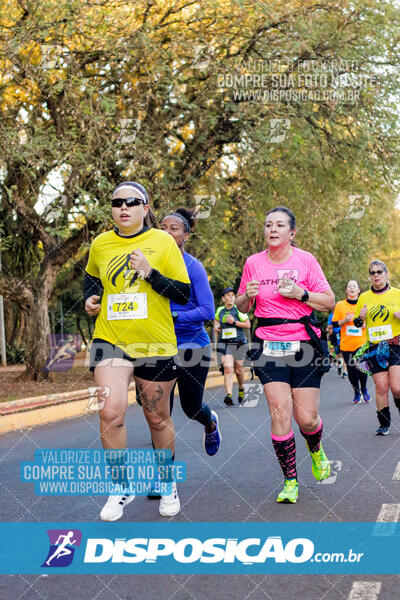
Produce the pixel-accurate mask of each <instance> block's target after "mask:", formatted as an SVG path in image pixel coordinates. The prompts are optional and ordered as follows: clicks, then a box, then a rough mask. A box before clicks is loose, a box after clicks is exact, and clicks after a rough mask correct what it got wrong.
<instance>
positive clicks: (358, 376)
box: [342, 350, 368, 392]
mask: <svg viewBox="0 0 400 600" xmlns="http://www.w3.org/2000/svg"><path fill="white" fill-rule="evenodd" d="M356 352H357V350H355V351H354V352H348V351H347V350H342V355H343V360H344V362H345V363H346V365H347V374H348V376H349V381H350V384H351V385H352V386H353V389H354V391H355V392H359V391H360V386H361V390H365V388H366V387H367V379H368V375H367V374H366V373H363V372H362V371H359V370H358V369H357V368H356V366H355V365H354V361H353V356H354V354H355V353H356Z"/></svg>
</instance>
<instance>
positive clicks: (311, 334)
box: [236, 206, 335, 503]
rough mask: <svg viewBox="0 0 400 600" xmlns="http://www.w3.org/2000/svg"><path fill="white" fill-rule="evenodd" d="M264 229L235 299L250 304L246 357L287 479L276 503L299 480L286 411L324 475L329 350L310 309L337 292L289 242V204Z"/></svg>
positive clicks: (293, 497)
mask: <svg viewBox="0 0 400 600" xmlns="http://www.w3.org/2000/svg"><path fill="white" fill-rule="evenodd" d="M264 233H265V241H266V245H267V249H266V250H263V251H262V252H259V253H258V254H253V255H252V256H250V257H249V258H248V259H247V260H246V263H245V266H244V270H243V275H242V280H241V282H240V287H239V291H238V297H237V300H236V303H237V306H238V308H239V310H241V311H243V312H245V311H246V312H247V311H249V310H250V308H251V307H252V306H254V305H255V311H254V314H255V316H256V317H257V321H258V322H257V327H256V329H255V335H254V343H253V344H252V350H251V358H252V360H253V364H254V367H255V373H256V375H257V377H259V379H260V381H261V383H262V385H263V387H264V393H265V396H266V398H267V402H268V406H269V411H270V414H271V437H272V443H273V446H274V450H275V453H276V456H277V458H278V461H279V464H280V466H281V468H282V471H283V475H284V478H285V481H284V486H283V490H282V491H281V492H280V493H279V494H278V497H277V502H290V503H294V502H297V498H298V482H297V469H296V445H295V439H294V434H293V430H292V417H294V419H295V420H296V422H297V423H298V425H299V427H300V433H301V435H302V436H303V437H304V438H305V440H306V444H307V448H308V450H309V452H310V456H311V460H312V473H313V475H314V477H315V478H316V479H317V480H318V481H321V480H322V479H326V478H327V477H329V475H330V464H329V461H328V459H327V456H326V454H325V452H324V449H323V447H322V444H321V438H322V419H321V417H320V416H319V388H320V384H321V377H322V375H323V373H324V372H325V371H326V370H328V369H329V356H328V351H327V347H326V344H324V343H322V342H321V340H320V337H319V336H320V335H321V332H320V329H319V328H318V329H317V327H316V325H317V323H316V322H315V320H314V319H313V318H312V313H313V309H315V310H319V311H326V312H328V311H330V310H332V309H333V307H334V302H335V297H334V295H333V292H332V290H331V289H330V286H329V283H328V282H327V280H326V278H325V275H324V273H323V271H322V269H321V267H320V265H319V263H318V261H317V260H316V258H315V257H314V256H313V255H312V254H310V253H309V252H305V251H304V250H300V249H299V248H296V247H294V246H293V241H294V237H295V234H296V220H295V217H294V215H293V213H292V212H291V211H290V210H289V209H288V208H286V207H282V206H280V207H277V208H275V209H273V210H271V211H269V212H268V213H267V215H266V218H265V223H264ZM313 325H314V326H313ZM324 361H326V364H325V362H324Z"/></svg>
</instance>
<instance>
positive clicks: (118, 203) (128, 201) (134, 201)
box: [111, 198, 144, 208]
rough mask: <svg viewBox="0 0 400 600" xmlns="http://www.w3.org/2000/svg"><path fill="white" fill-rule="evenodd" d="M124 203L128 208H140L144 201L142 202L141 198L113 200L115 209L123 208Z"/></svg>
mask: <svg viewBox="0 0 400 600" xmlns="http://www.w3.org/2000/svg"><path fill="white" fill-rule="evenodd" d="M124 202H125V206H126V207H127V208H131V207H132V206H139V204H144V202H143V200H140V199H139V198H113V199H112V200H111V206H112V207H113V208H121V206H122V205H123V203H124Z"/></svg>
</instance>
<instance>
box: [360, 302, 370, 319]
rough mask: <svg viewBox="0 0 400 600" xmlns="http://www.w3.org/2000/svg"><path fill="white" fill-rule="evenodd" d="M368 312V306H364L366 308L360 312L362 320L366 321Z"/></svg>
mask: <svg viewBox="0 0 400 600" xmlns="http://www.w3.org/2000/svg"><path fill="white" fill-rule="evenodd" d="M367 312H368V308H367V305H366V304H364V306H363V307H362V309H361V310H360V319H362V320H363V321H365V317H366V316H367Z"/></svg>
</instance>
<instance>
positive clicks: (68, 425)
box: [0, 372, 400, 600]
mask: <svg viewBox="0 0 400 600" xmlns="http://www.w3.org/2000/svg"><path fill="white" fill-rule="evenodd" d="M254 383H258V380H254ZM369 387H370V391H371V390H372V384H371V382H369ZM253 391H254V390H253ZM223 397H224V391H223V389H222V388H214V389H211V390H209V391H207V392H206V401H207V402H208V403H209V405H210V406H211V408H213V409H215V410H217V412H218V414H219V417H220V426H221V430H222V436H223V440H222V446H221V448H220V451H219V452H218V454H217V455H216V456H214V457H208V456H207V455H206V454H205V452H204V450H203V446H202V438H203V432H202V428H201V426H199V424H198V423H196V422H192V421H189V420H188V419H186V417H185V415H184V414H183V412H182V410H181V408H180V406H179V403H178V402H176V404H175V408H174V413H173V418H174V423H175V428H176V433H177V443H176V457H177V459H179V460H184V461H186V464H187V481H186V482H185V483H183V484H181V485H180V487H179V495H180V499H181V505H182V509H181V513H180V514H179V515H178V516H177V517H175V519H174V520H175V521H177V522H198V521H238V522H243V521H244V522H246V521H271V522H284V521H288V522H292V521H293V522H302V521H303V522H309V521H312V522H320V521H321V522H336V521H339V522H342V521H360V522H363V521H373V522H375V521H376V520H377V518H378V515H379V512H380V510H381V508H382V505H383V504H385V503H390V504H399V503H400V480H398V481H395V480H393V476H394V473H395V470H396V467H397V464H398V462H399V461H400V416H399V414H398V411H397V410H396V408H395V407H394V405H393V402H392V405H391V408H392V427H391V430H390V435H388V436H386V437H376V436H375V429H376V427H377V419H376V412H375V407H374V402H373V401H372V403H371V404H369V405H368V404H364V403H362V404H360V405H353V404H352V403H351V397H352V393H351V389H350V386H349V384H348V382H347V381H346V380H342V379H340V378H339V377H338V376H337V375H336V373H335V372H333V373H329V374H328V375H326V376H325V377H324V379H323V384H322V389H321V415H322V417H323V420H324V438H323V439H324V448H325V451H326V453H327V455H328V458H329V459H330V460H331V461H333V463H332V466H333V471H334V475H333V477H332V483H328V484H320V483H317V482H316V481H315V480H314V479H313V476H312V473H311V461H310V458H309V456H308V452H307V450H306V447H305V442H304V440H303V438H302V437H301V436H300V434H299V433H298V432H297V427H295V428H294V431H295V435H296V440H297V459H298V476H299V501H298V503H297V504H295V505H280V504H277V503H276V502H275V498H276V495H277V493H278V492H279V491H280V489H281V486H282V473H281V471H280V468H279V466H278V463H277V461H276V458H275V455H274V453H273V450H272V444H271V440H270V435H269V416H268V413H267V407H266V401H265V399H264V398H261V399H260V401H259V402H258V404H257V405H256V406H252V407H239V406H237V405H236V406H234V407H232V408H227V407H225V406H224V405H223V403H222V400H223ZM127 427H128V446H129V447H132V448H139V447H140V448H146V447H150V444H149V434H148V429H147V426H146V423H145V420H144V417H143V415H142V413H141V409H140V407H138V406H132V407H130V408H129V410H128V413H127ZM61 447H62V448H99V447H100V443H99V435H98V417H97V415H91V416H87V417H85V418H80V419H72V420H68V421H65V422H63V423H56V424H52V425H46V426H41V427H36V428H33V429H31V430H28V431H22V432H17V433H12V434H7V435H5V436H3V437H1V438H0V465H1V498H2V502H1V503H0V520H1V521H50V520H51V521H71V522H73V521H89V522H92V521H96V520H98V518H99V516H98V515H99V512H100V510H101V508H102V505H103V503H104V498H102V497H88V498H87V497H62V496H56V497H39V496H36V495H35V493H34V489H33V484H27V483H23V482H21V481H20V479H19V466H20V462H21V461H23V460H33V453H34V450H35V449H37V448H61ZM122 520H123V521H130V522H132V521H133V522H134V521H137V522H140V521H152V522H154V521H164V519H163V518H162V517H160V515H159V513H158V502H157V501H149V500H148V499H147V498H145V497H137V498H136V499H135V500H134V502H132V503H131V504H130V505H129V506H127V507H126V509H125V514H124V516H123V518H122ZM3 543H4V542H3ZM399 565H400V558H399ZM397 572H398V573H399V574H400V566H399V569H398V571H397ZM360 580H361V581H365V582H380V583H381V589H380V592H379V595H378V596H377V597H376V598H378V600H398V599H400V575H397V574H394V575H374V574H371V575H363V576H360V575H358V576H354V575H329V576H326V575H191V576H188V575H129V576H125V575H102V576H97V575H69V576H67V575H49V576H47V577H46V576H41V575H23V576H22V575H3V576H0V599H1V600H11V599H13V600H20V599H21V600H22V599H26V600H31V599H42V600H43V599H50V598H51V599H52V600H67V599H68V600H70V599H71V598H78V599H80V598H90V599H93V600H108V599H110V598H112V599H115V600H136V599H140V600H150V599H151V600H152V599H153V598H157V599H160V600H161V599H162V600H164V599H166V600H189V599H190V600H205V599H208V598H216V599H218V600H219V599H221V600H225V599H226V600H236V599H237V600H239V599H240V600H247V599H249V600H250V599H251V600H266V599H272V598H273V599H274V600H294V598H296V599H297V598H298V597H299V596H300V595H302V597H303V599H304V600H336V599H340V600H342V599H347V598H350V597H351V590H352V586H353V584H354V583H355V582H357V581H360ZM354 598H361V599H362V600H369V598H368V596H362V597H361V596H354ZM371 598H375V596H371Z"/></svg>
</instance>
